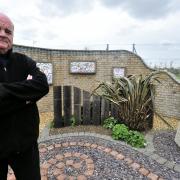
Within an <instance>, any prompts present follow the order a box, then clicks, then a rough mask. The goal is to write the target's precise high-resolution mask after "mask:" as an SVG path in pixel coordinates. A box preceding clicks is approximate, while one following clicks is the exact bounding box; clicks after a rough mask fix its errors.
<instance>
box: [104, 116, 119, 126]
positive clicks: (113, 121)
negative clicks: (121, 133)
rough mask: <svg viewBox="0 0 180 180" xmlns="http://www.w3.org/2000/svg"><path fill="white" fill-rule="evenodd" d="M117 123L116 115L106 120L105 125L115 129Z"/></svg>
mask: <svg viewBox="0 0 180 180" xmlns="http://www.w3.org/2000/svg"><path fill="white" fill-rule="evenodd" d="M116 124H117V120H116V119H114V117H109V118H107V119H105V120H104V123H103V127H104V128H106V129H113V127H114V126H115V125H116Z"/></svg>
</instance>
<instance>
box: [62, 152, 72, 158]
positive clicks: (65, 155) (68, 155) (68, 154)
mask: <svg viewBox="0 0 180 180" xmlns="http://www.w3.org/2000/svg"><path fill="white" fill-rule="evenodd" d="M71 156H72V154H71V153H69V152H67V153H64V157H65V158H67V157H71Z"/></svg>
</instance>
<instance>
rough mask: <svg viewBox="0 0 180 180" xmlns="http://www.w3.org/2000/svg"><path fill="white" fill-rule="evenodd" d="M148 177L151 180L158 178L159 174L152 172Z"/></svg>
mask: <svg viewBox="0 0 180 180" xmlns="http://www.w3.org/2000/svg"><path fill="white" fill-rule="evenodd" d="M147 177H148V178H149V179H151V180H157V179H158V176H157V175H156V174H154V173H152V172H150V173H149V174H148V176H147Z"/></svg>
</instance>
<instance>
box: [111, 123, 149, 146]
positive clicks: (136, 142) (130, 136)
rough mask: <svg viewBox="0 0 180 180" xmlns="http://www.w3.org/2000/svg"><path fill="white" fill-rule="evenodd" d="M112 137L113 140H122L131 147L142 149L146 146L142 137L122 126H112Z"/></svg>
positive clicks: (140, 134) (138, 133)
mask: <svg viewBox="0 0 180 180" xmlns="http://www.w3.org/2000/svg"><path fill="white" fill-rule="evenodd" d="M112 137H113V139H115V140H123V141H125V142H127V143H128V144H130V145H131V146H133V147H137V148H142V147H145V146H146V140H145V138H144V135H143V134H142V133H140V132H137V131H133V130H129V129H128V127H127V126H126V125H124V124H116V125H115V126H114V128H113V129H112Z"/></svg>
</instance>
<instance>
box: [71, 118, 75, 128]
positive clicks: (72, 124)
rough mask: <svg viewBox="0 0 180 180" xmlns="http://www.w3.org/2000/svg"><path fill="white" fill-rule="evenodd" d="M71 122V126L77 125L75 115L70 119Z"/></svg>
mask: <svg viewBox="0 0 180 180" xmlns="http://www.w3.org/2000/svg"><path fill="white" fill-rule="evenodd" d="M70 122H71V126H73V127H74V126H76V118H75V117H74V116H72V117H71V119H70Z"/></svg>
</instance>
